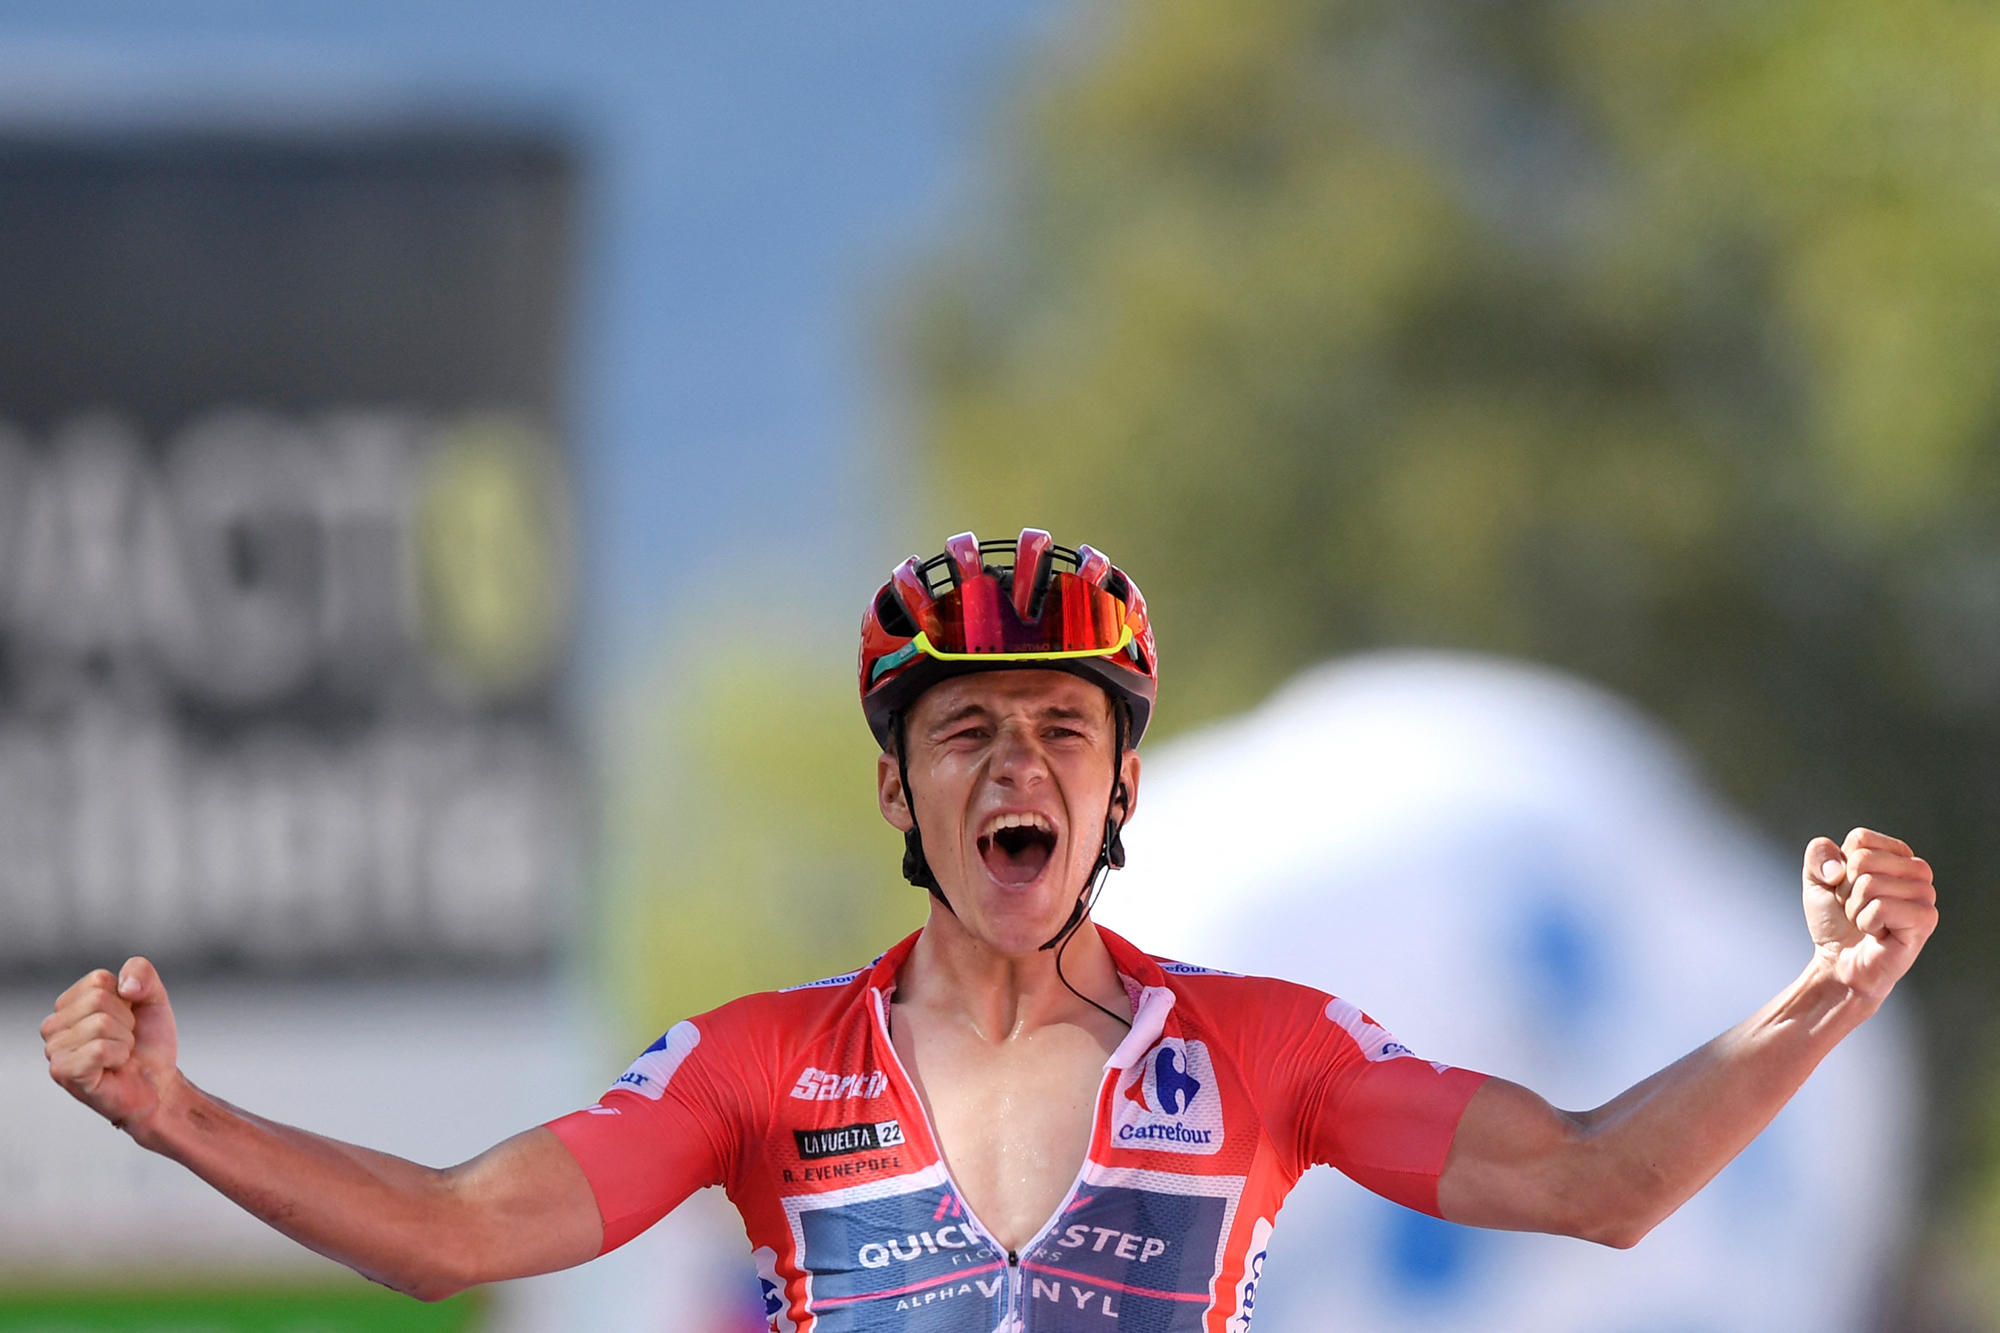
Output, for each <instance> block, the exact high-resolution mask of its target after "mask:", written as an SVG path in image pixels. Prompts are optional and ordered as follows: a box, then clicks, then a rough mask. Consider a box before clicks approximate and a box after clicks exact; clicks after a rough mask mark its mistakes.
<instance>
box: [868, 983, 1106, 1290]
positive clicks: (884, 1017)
mask: <svg viewBox="0 0 2000 1333" xmlns="http://www.w3.org/2000/svg"><path fill="white" fill-rule="evenodd" d="M869 994H870V995H872V996H873V997H874V999H875V1027H876V1031H877V1032H878V1033H879V1034H880V1035H881V1038H882V1044H883V1045H885V1046H887V1047H888V1048H889V1059H890V1060H891V1061H893V1062H894V1064H895V1067H896V1073H897V1074H898V1075H899V1076H900V1077H901V1078H902V1080H903V1084H904V1086H905V1087H906V1088H908V1089H909V1093H910V1102H911V1104H912V1105H914V1106H915V1107H916V1108H917V1114H918V1115H919V1116H921V1117H922V1118H923V1122H924V1133H925V1134H927V1135H929V1136H930V1143H931V1151H932V1152H934V1153H936V1154H937V1159H938V1166H939V1167H940V1168H941V1169H942V1170H943V1172H944V1178H945V1181H946V1183H947V1184H949V1185H950V1186H951V1192H952V1194H953V1195H954V1196H955V1197H956V1198H957V1199H958V1201H959V1203H960V1204H962V1205H964V1208H965V1216H966V1218H967V1220H968V1221H970V1222H971V1223H972V1224H973V1225H974V1226H975V1227H977V1228H979V1236H980V1239H981V1240H984V1241H985V1242H986V1243H987V1244H988V1245H989V1246H991V1247H992V1248H993V1249H995V1250H1000V1249H1001V1248H1002V1246H1001V1244H1000V1242H999V1241H998V1240H995V1239H994V1237H993V1233H992V1232H991V1231H988V1230H987V1229H986V1224H985V1223H984V1222H982V1221H980V1220H979V1214H977V1213H975V1212H973V1211H972V1203H971V1201H970V1200H968V1199H967V1198H966V1197H965V1191H964V1190H961V1189H960V1188H959V1187H958V1181H957V1180H955V1179H953V1178H952V1174H951V1163H949V1162H947V1161H945V1158H944V1149H943V1148H942V1147H940V1146H939V1145H938V1136H937V1126H936V1125H933V1124H932V1123H931V1111H930V1107H928V1106H926V1105H924V1099H923V1098H922V1097H920V1096H918V1095H917V1085H916V1081H915V1080H914V1079H912V1078H911V1077H910V1071H909V1070H908V1069H906V1068H904V1067H903V1053H902V1052H901V1051H899V1050H897V1049H896V1042H895V1039H894V1038H893V1037H891V1036H890V1035H889V1015H888V1012H887V1009H886V1008H885V1005H886V1003H887V1002H886V1001H885V1000H884V999H883V998H882V992H881V990H880V989H879V988H875V987H871V988H870V989H869ZM1117 1072H1118V1071H1117V1070H1115V1069H1113V1068H1111V1066H1110V1065H1109V1064H1107V1065H1106V1066H1105V1068H1104V1077H1103V1078H1101V1079H1099V1080H1098V1083H1097V1102H1096V1104H1097V1109H1096V1110H1095V1111H1094V1112H1092V1114H1091V1122H1090V1144H1089V1145H1088V1146H1086V1147H1085V1148H1084V1150H1083V1161H1082V1162H1081V1163H1079V1164H1078V1166H1077V1168H1076V1178H1075V1179H1074V1180H1072V1181H1070V1183H1069V1189H1068V1190H1067V1191H1065V1192H1064V1194H1063V1196H1062V1201H1061V1202H1059V1203H1058V1204H1056V1208H1055V1211H1054V1212H1052V1213H1050V1214H1049V1220H1048V1221H1046V1222H1044V1223H1042V1225H1041V1229H1040V1230H1038V1231H1037V1232H1035V1234H1034V1235H1032V1236H1030V1237H1029V1238H1028V1240H1027V1243H1026V1244H1024V1245H1022V1246H1021V1248H1020V1249H1019V1250H1006V1251H1005V1253H1006V1255H1007V1308H1006V1310H1005V1311H1003V1312H1002V1313H1003V1315H1004V1316H1006V1317H1011V1318H1012V1319H1014V1320H1015V1324H1014V1327H1016V1328H1022V1329H1025V1328H1026V1327H1027V1324H1026V1312H1025V1305H1026V1302H1025V1301H1023V1299H1022V1296H1021V1289H1022V1286H1023V1284H1024V1283H1025V1281H1026V1278H1025V1277H1023V1275H1022V1272H1021V1255H1022V1254H1023V1253H1029V1254H1032V1253H1034V1250H1035V1247H1036V1246H1037V1245H1040V1244H1041V1243H1042V1238H1043V1237H1044V1236H1047V1235H1048V1234H1049V1233H1050V1232H1052V1231H1054V1230H1055V1229H1056V1226H1057V1224H1058V1223H1060V1222H1061V1221H1062V1219H1063V1214H1064V1212H1065V1211H1066V1210H1067V1209H1068V1208H1069V1205H1070V1200H1072V1199H1074V1198H1076V1192H1077V1190H1078V1188H1079V1187H1081V1186H1082V1184H1083V1173H1084V1172H1086V1171H1088V1170H1089V1169H1090V1149H1091V1147H1094V1146H1096V1143H1097V1125H1098V1119H1099V1118H1100V1117H1101V1116H1102V1115H1103V1111H1104V1087H1105V1084H1106V1083H1108V1082H1110V1081H1111V1079H1112V1077H1113V1076H1114V1075H1115V1074H1116V1073H1117Z"/></svg>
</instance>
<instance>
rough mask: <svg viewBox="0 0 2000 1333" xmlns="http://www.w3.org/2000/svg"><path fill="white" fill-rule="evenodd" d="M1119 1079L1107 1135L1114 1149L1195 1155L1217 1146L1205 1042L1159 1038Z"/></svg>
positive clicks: (1216, 1104)
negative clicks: (1113, 1119)
mask: <svg viewBox="0 0 2000 1333" xmlns="http://www.w3.org/2000/svg"><path fill="white" fill-rule="evenodd" d="M1125 1077H1126V1080H1127V1081H1126V1083H1125V1085H1124V1087H1123V1090H1122V1093H1121V1096H1120V1098H1119V1103H1118V1109H1117V1112H1116V1127H1115V1128H1114V1130H1113V1131H1112V1137H1113V1140H1114V1141H1115V1142H1116V1143H1117V1144H1118V1145H1119V1146H1120V1147H1125V1148H1135V1149H1150V1150H1153V1151H1160V1152H1183V1153H1200V1154H1208V1153H1213V1152H1216V1151H1217V1150H1219V1149H1220V1148H1221V1147H1222V1137H1223V1136H1222V1097H1221V1094H1220V1093H1219V1092H1218V1091H1217V1090H1216V1087H1215V1069H1214V1066H1213V1065H1212V1064H1211V1063H1210V1062H1209V1058H1208V1047H1207V1045H1206V1044H1205V1043H1202V1042H1199V1041H1184V1040H1182V1039H1181V1038H1179V1037H1164V1038H1162V1039H1161V1041H1160V1044H1159V1045H1158V1046H1156V1047H1154V1048H1153V1050H1152V1051H1151V1052H1150V1053H1148V1055H1147V1056H1146V1058H1145V1059H1144V1060H1143V1061H1141V1062H1140V1063H1138V1064H1136V1065H1134V1066H1133V1068H1132V1069H1130V1070H1128V1071H1127V1072H1126V1075H1125Z"/></svg>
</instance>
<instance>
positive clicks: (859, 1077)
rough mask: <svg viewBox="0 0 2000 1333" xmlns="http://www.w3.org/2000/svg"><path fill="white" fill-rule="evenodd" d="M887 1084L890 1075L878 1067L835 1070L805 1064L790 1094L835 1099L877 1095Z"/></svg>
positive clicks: (812, 1099)
mask: <svg viewBox="0 0 2000 1333" xmlns="http://www.w3.org/2000/svg"><path fill="white" fill-rule="evenodd" d="M888 1086H889V1076H888V1075H887V1074H885V1073H883V1072H882V1071H881V1070H879V1069H871V1070H868V1071H867V1072H866V1073H861V1074H836V1073H833V1072H831V1071H829V1070H825V1069H814V1068H813V1067H812V1066H811V1065H807V1066H806V1072H805V1073H803V1074H800V1075H799V1081H798V1086H796V1087H794V1088H793V1089H792V1096H794V1097H796V1098H798V1099H799V1100H800V1101H802V1102H837V1101H841V1100H843V1099H845V1098H848V1097H880V1096H881V1095H882V1093H883V1092H884V1091H885V1090H887V1088H888Z"/></svg>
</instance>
